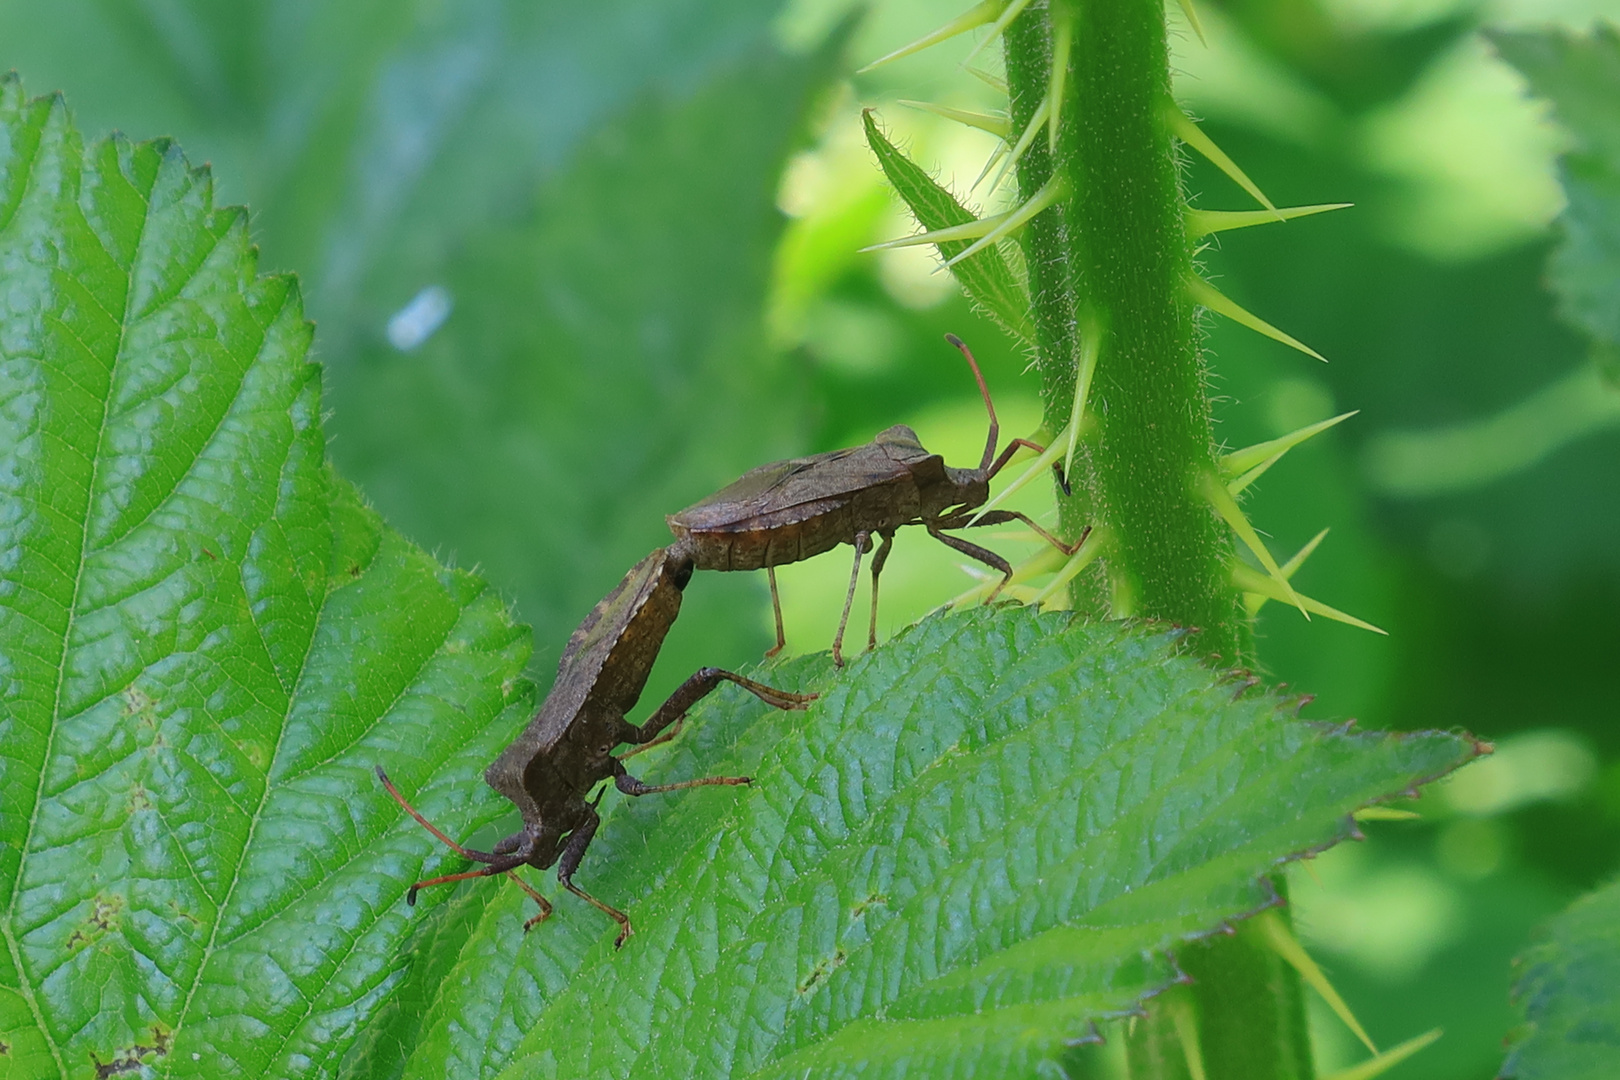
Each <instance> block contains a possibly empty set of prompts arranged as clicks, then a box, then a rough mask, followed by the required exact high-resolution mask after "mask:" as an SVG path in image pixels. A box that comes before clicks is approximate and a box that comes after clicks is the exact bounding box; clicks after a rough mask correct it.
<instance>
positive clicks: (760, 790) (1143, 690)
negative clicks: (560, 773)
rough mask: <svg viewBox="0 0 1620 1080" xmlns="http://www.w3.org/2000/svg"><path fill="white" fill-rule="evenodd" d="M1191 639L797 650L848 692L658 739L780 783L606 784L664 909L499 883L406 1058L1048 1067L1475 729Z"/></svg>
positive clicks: (595, 884)
mask: <svg viewBox="0 0 1620 1080" xmlns="http://www.w3.org/2000/svg"><path fill="white" fill-rule="evenodd" d="M701 582H702V576H701V575H700V577H699V579H698V580H697V581H695V582H694V584H693V586H692V587H693V588H694V589H696V588H698V587H700V586H701ZM1178 640H1179V636H1178V635H1177V634H1174V633H1169V632H1165V631H1162V630H1151V629H1145V628H1137V627H1133V626H1130V625H1125V624H1103V625H1091V626H1087V625H1085V624H1083V623H1080V622H1079V621H1078V620H1076V619H1075V618H1074V617H1073V616H1071V615H1069V614H1066V613H1058V614H1048V615H1038V614H1035V613H1032V612H1030V611H1028V610H1022V609H1007V608H1002V609H980V610H976V611H973V612H968V613H962V614H954V615H948V616H943V617H935V618H930V619H927V620H925V621H924V622H922V623H921V624H919V625H917V626H916V627H913V628H912V629H911V630H910V631H908V632H906V633H905V634H902V635H901V636H900V637H898V638H897V639H895V640H894V641H892V642H890V643H889V644H887V645H885V646H883V647H882V648H880V649H879V650H877V651H876V652H873V653H869V654H867V655H866V656H865V657H863V658H862V659H861V660H859V661H857V662H856V663H854V664H853V665H852V666H851V668H850V669H849V670H848V671H847V672H846V673H845V674H844V675H842V676H841V677H838V678H836V679H834V678H832V677H831V673H830V670H829V668H828V665H827V663H826V658H825V656H815V657H806V658H801V659H799V660H795V661H793V662H791V663H788V664H784V665H781V666H777V667H773V668H770V669H769V671H768V673H767V674H764V675H762V676H761V677H763V678H767V679H768V680H769V681H771V682H772V683H775V684H777V685H783V686H788V687H794V688H800V689H804V688H812V687H814V688H819V689H822V690H824V691H826V693H825V695H824V697H823V698H822V700H820V701H819V702H817V703H816V704H815V705H814V706H813V707H812V708H811V710H810V711H809V712H807V713H803V714H787V715H785V714H781V713H776V712H773V711H771V710H767V709H765V708H764V707H762V706H760V705H759V704H758V703H757V702H754V701H752V699H747V698H744V697H742V696H741V695H736V694H732V695H727V696H725V697H724V698H721V699H719V700H716V701H714V702H712V703H711V704H709V705H707V706H705V707H703V708H700V709H699V710H698V711H696V712H695V713H694V716H693V719H692V721H691V722H690V724H689V726H688V733H689V734H688V737H683V743H682V744H678V748H677V751H676V754H675V755H674V757H672V759H671V760H669V761H667V762H661V763H658V765H659V766H660V767H658V768H656V769H654V768H653V767H652V766H651V765H649V766H647V767H646V768H647V770H648V773H649V775H651V774H653V773H656V774H657V775H658V776H659V777H660V778H664V779H674V778H686V777H692V776H699V775H713V774H722V773H724V774H736V773H739V772H745V773H747V774H748V775H751V776H753V777H755V778H756V782H755V784H754V786H753V787H752V788H749V789H746V790H743V789H734V788H727V789H704V790H700V791H693V792H687V793H683V794H681V795H679V796H663V797H658V801H656V802H655V801H654V799H652V798H649V799H644V800H640V801H638V802H636V803H634V804H628V805H627V803H626V801H625V800H615V799H613V798H610V799H609V800H608V802H607V803H605V804H604V807H603V810H604V812H605V813H606V814H607V815H608V821H607V823H606V824H605V825H604V827H603V830H602V832H601V833H600V834H599V835H598V838H597V841H596V843H595V844H594V845H593V847H592V849H591V852H590V855H589V856H588V860H587V862H588V866H589V881H590V888H591V889H592V891H593V892H595V893H596V894H597V895H599V896H601V897H603V898H604V899H607V900H609V901H610V902H612V903H614V904H619V905H623V906H625V908H626V910H627V911H628V912H629V914H630V916H631V918H632V919H633V920H634V922H635V927H636V934H635V936H633V937H632V938H631V939H630V940H629V942H628V943H627V944H626V945H625V947H624V948H623V949H622V950H620V951H618V952H615V951H614V950H613V949H612V947H611V939H612V937H613V927H612V924H611V923H609V922H608V921H607V920H606V919H604V918H602V916H601V915H600V914H599V913H597V912H595V911H593V910H591V909H590V908H589V907H587V906H585V905H584V904H583V903H579V902H576V901H574V900H573V898H571V897H567V896H564V897H562V899H561V901H560V902H559V903H558V905H557V913H556V915H554V916H553V918H552V919H551V920H550V921H549V922H548V923H546V924H545V925H544V926H542V927H540V928H538V929H536V930H535V931H534V932H531V933H529V934H528V935H523V934H522V932H521V930H520V926H521V922H522V919H523V917H524V915H525V914H526V912H525V910H524V908H523V904H524V902H525V901H524V898H523V897H522V895H521V894H520V893H519V892H518V891H517V890H516V889H514V888H511V887H502V888H496V887H494V886H493V885H492V884H491V883H489V882H474V883H472V886H476V887H480V888H482V889H483V890H484V891H485V892H486V893H488V894H489V896H490V899H489V903H488V907H487V908H486V910H485V913H484V915H483V918H482V920H481V922H480V924H479V925H478V927H477V928H476V929H475V930H474V931H473V933H472V935H471V937H470V939H469V941H468V944H467V946H466V948H465V950H464V951H463V953H462V956H461V958H460V960H459V962H458V963H457V964H456V965H455V966H454V967H453V969H452V971H451V972H450V974H448V975H447V976H446V977H445V979H444V981H443V983H442V986H441V989H440V993H439V1000H438V1001H437V1002H436V1003H435V1004H434V1006H433V1007H432V1008H431V1009H430V1010H429V1012H428V1013H427V1015H426V1016H425V1018H424V1023H423V1027H422V1032H421V1036H420V1040H419V1042H418V1043H417V1046H416V1049H415V1052H414V1054H413V1055H412V1056H411V1059H410V1062H409V1064H408V1066H407V1068H406V1069H405V1071H404V1075H405V1076H407V1077H440V1076H444V1075H472V1074H474V1073H475V1072H477V1073H478V1074H480V1075H495V1074H496V1072H497V1070H498V1075H500V1076H502V1077H505V1078H509V1080H510V1078H517V1077H539V1076H615V1077H635V1076H699V1077H701V1076H731V1077H741V1076H771V1077H776V1076H780V1077H783V1078H790V1077H791V1078H794V1080H800V1078H803V1077H806V1076H833V1075H862V1076H897V1077H898V1076H901V1075H930V1076H932V1075H964V1076H966V1075H983V1076H1020V1075H1033V1074H1034V1072H1035V1070H1036V1067H1037V1066H1038V1065H1039V1064H1040V1063H1041V1062H1045V1061H1049V1060H1050V1059H1052V1058H1053V1057H1054V1056H1055V1055H1057V1054H1058V1053H1059V1052H1060V1051H1061V1050H1062V1048H1063V1045H1064V1040H1066V1039H1072V1038H1075V1037H1078V1036H1082V1035H1085V1034H1086V1033H1087V1032H1088V1031H1089V1030H1090V1025H1091V1023H1092V1022H1093V1021H1094V1020H1096V1019H1098V1018H1101V1017H1104V1016H1107V1015H1113V1014H1117V1013H1118V1012H1120V1011H1121V1010H1125V1009H1129V1008H1131V1007H1132V1006H1133V1005H1135V1004H1136V1003H1137V1002H1138V1001H1139V1000H1140V999H1141V998H1142V997H1143V996H1144V995H1146V994H1148V993H1151V992H1153V991H1155V990H1158V989H1160V988H1162V987H1163V986H1165V985H1166V984H1167V983H1168V982H1169V981H1170V980H1171V979H1172V978H1174V977H1175V971H1174V968H1173V965H1172V963H1171V962H1170V961H1169V960H1168V959H1167V957H1166V950H1167V949H1169V948H1171V947H1173V946H1175V945H1176V944H1177V943H1178V942H1182V941H1184V940H1186V939H1188V938H1190V937H1194V936H1199V935H1203V934H1206V933H1208V932H1210V931H1211V930H1212V929H1214V928H1216V927H1218V926H1220V925H1221V924H1222V923H1223V922H1225V921H1227V920H1230V919H1233V918H1237V917H1240V916H1242V915H1245V914H1249V913H1252V912H1254V911H1256V910H1258V909H1260V908H1262V907H1264V906H1265V905H1267V904H1268V903H1270V902H1272V897H1271V894H1270V893H1269V891H1268V888H1267V886H1266V885H1265V884H1264V877H1265V875H1266V874H1267V873H1268V872H1269V871H1271V870H1273V869H1275V867H1276V866H1277V865H1278V863H1279V862H1280V861H1282V860H1285V859H1287V858H1289V857H1291V856H1297V855H1299V854H1301V853H1302V852H1305V851H1308V850H1313V849H1316V848H1319V847H1321V846H1323V845H1326V844H1330V843H1332V842H1334V841H1335V840H1339V839H1342V838H1344V837H1345V836H1347V835H1349V834H1350V832H1351V829H1352V826H1351V823H1350V819H1349V814H1350V813H1351V812H1353V811H1354V810H1356V809H1358V808H1359V807H1362V806H1365V805H1368V804H1369V803H1372V802H1374V801H1376V800H1379V799H1381V798H1383V797H1386V796H1389V795H1393V794H1395V793H1396V792H1399V791H1403V790H1405V789H1407V788H1408V787H1409V786H1411V785H1412V784H1415V783H1417V782H1419V781H1421V780H1423V779H1425V778H1428V777H1432V776H1436V775H1438V774H1440V773H1442V772H1445V771H1446V770H1448V769H1450V768H1452V767H1454V766H1455V765H1457V764H1458V763H1460V762H1462V761H1464V760H1466V759H1467V758H1469V757H1470V756H1472V754H1473V753H1474V752H1475V748H1474V745H1473V743H1472V742H1471V741H1470V740H1468V739H1466V738H1462V737H1458V736H1453V735H1442V734H1427V735H1415V736H1388V735H1383V734H1360V733H1350V732H1347V731H1346V730H1345V729H1343V728H1339V727H1328V726H1325V725H1321V724H1311V723H1304V722H1301V721H1298V720H1295V719H1293V718H1292V715H1291V707H1289V706H1288V704H1287V703H1285V702H1283V701H1281V700H1279V699H1277V698H1275V697H1272V696H1269V695H1266V694H1260V693H1247V694H1237V693H1236V691H1235V688H1234V686H1233V685H1232V684H1231V683H1229V682H1227V681H1225V680H1224V679H1223V678H1222V677H1221V676H1219V675H1218V674H1216V673H1213V672H1211V671H1209V670H1208V669H1207V668H1205V667H1203V666H1202V665H1200V664H1199V663H1197V662H1195V661H1194V660H1192V659H1190V658H1187V657H1185V656H1183V655H1181V654H1180V652H1179V649H1178V644H1177V642H1178ZM687 739H689V740H690V741H686V740H687ZM636 760H637V761H638V762H640V761H643V760H646V759H639V758H638V759H636ZM1284 791H1286V792H1287V795H1286V797H1279V793H1280V792H1284ZM582 873H583V871H582ZM466 887H467V886H464V888H466ZM424 902H427V901H426V900H424ZM357 1074H359V1073H357Z"/></svg>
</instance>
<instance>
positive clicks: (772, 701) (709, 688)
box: [619, 667, 816, 759]
mask: <svg viewBox="0 0 1620 1080" xmlns="http://www.w3.org/2000/svg"><path fill="white" fill-rule="evenodd" d="M722 682H733V683H736V684H737V685H738V686H740V687H742V688H743V689H744V690H747V691H748V692H749V693H750V694H753V695H754V696H755V697H757V698H759V700H761V701H763V702H764V703H765V704H767V705H774V706H775V707H776V708H778V709H803V708H804V707H805V706H807V705H808V704H809V703H810V702H812V701H814V700H815V699H816V695H814V694H794V693H791V692H789V691H787V690H778V689H777V688H776V687H774V686H766V685H765V684H764V683H757V682H755V681H754V680H753V679H745V678H743V677H742V676H741V675H738V674H737V673H735V672H732V671H726V670H724V669H722V668H713V667H706V668H699V669H698V670H697V671H696V672H695V673H693V675H692V677H691V678H689V679H687V680H686V681H685V682H683V683H681V685H680V686H678V687H676V688H675V692H674V693H673V694H671V695H669V699H668V700H667V701H665V702H664V703H663V704H662V705H660V706H658V708H657V709H656V710H655V711H654V712H653V714H652V715H651V716H649V717H648V718H647V722H646V723H644V724H642V725H641V726H640V727H637V726H636V725H634V724H627V725H626V727H628V728H629V730H628V731H627V732H625V734H624V737H623V738H622V739H621V740H620V741H622V742H628V743H637V744H638V745H637V747H636V749H634V750H630V751H627V752H626V753H623V754H620V755H619V757H620V758H621V759H623V758H627V757H633V756H634V755H636V754H638V753H640V752H641V751H642V750H645V749H647V748H649V747H652V746H657V745H660V744H662V743H666V742H668V741H669V740H670V739H673V738H674V737H675V735H676V733H677V732H679V731H680V729H681V726H682V725H683V724H685V723H686V713H687V711H688V710H689V709H691V708H692V706H693V705H696V704H697V703H698V702H700V701H702V700H703V699H704V698H705V697H707V696H708V695H709V694H710V693H712V692H713V691H714V688H715V687H717V686H719V685H720V684H721V683H722ZM671 725H674V726H673V727H671ZM666 728H668V729H669V730H668V731H665V729H666Z"/></svg>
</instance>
